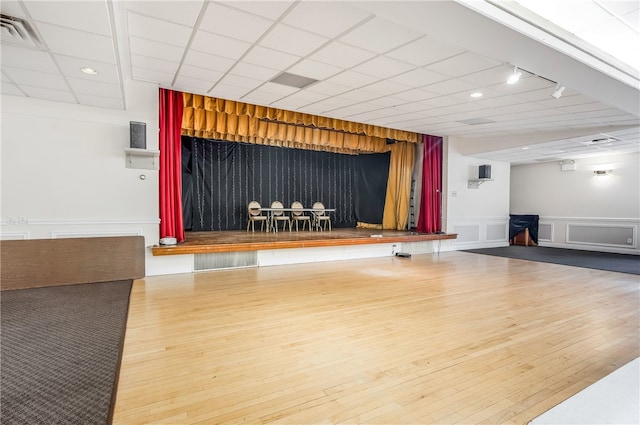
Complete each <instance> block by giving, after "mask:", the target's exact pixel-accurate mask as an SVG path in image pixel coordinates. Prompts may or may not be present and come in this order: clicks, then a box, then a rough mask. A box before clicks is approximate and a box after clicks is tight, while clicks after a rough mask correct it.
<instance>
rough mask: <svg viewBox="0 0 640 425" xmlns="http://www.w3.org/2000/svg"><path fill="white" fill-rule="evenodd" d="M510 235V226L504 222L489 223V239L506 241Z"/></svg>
mask: <svg viewBox="0 0 640 425" xmlns="http://www.w3.org/2000/svg"><path fill="white" fill-rule="evenodd" d="M508 235H509V227H508V226H507V225H504V224H487V240H488V241H504V240H505V239H507V237H508Z"/></svg>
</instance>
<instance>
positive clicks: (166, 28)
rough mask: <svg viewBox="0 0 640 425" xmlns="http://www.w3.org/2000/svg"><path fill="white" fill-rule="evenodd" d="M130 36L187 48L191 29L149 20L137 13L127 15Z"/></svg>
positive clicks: (152, 19) (157, 20) (158, 20)
mask: <svg viewBox="0 0 640 425" xmlns="http://www.w3.org/2000/svg"><path fill="white" fill-rule="evenodd" d="M127 22H128V27H129V35H130V36H134V37H140V38H146V39H147V40H154V41H158V42H160V43H165V44H171V45H173V46H178V47H183V48H184V47H186V45H187V43H188V42H189V37H190V36H191V28H189V27H187V26H184V25H180V24H174V23H172V22H167V21H165V20H160V19H156V18H149V17H147V16H142V15H139V14H137V13H133V12H129V13H127Z"/></svg>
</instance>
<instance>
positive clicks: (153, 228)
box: [0, 81, 159, 274]
mask: <svg viewBox="0 0 640 425" xmlns="http://www.w3.org/2000/svg"><path fill="white" fill-rule="evenodd" d="M126 90H127V96H126V99H127V103H128V104H127V110H126V111H122V110H111V109H101V108H94V107H88V106H80V105H75V104H66V103H60V102H50V101H45V100H37V99H30V98H26V97H16V96H4V95H3V96H2V112H1V114H2V115H1V119H2V133H1V135H2V137H1V145H0V146H1V150H0V155H1V164H2V169H1V190H2V193H1V198H0V199H1V203H0V213H1V214H0V230H1V236H2V238H3V239H36V238H55V237H82V236H96V235H131V234H134V235H143V236H145V241H146V245H147V246H149V245H153V244H156V243H157V241H158V231H159V229H158V223H159V220H158V171H157V170H146V169H130V168H126V167H125V152H124V149H125V148H128V147H129V121H142V122H146V123H147V148H148V149H157V148H158V87H157V86H156V85H154V84H146V83H140V82H133V81H130V82H129V83H128V84H127V87H126ZM141 174H144V175H145V176H146V179H145V180H141V179H140V175H141ZM155 261H156V260H154V258H153V257H152V256H151V253H150V250H148V252H147V274H152V273H153V268H154V262H155Z"/></svg>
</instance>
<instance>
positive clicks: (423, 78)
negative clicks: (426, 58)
mask: <svg viewBox="0 0 640 425" xmlns="http://www.w3.org/2000/svg"><path fill="white" fill-rule="evenodd" d="M449 78H450V77H448V76H446V75H443V74H439V73H437V72H433V71H430V70H428V69H424V68H417V69H413V70H411V71H408V72H405V73H403V74H399V75H395V76H393V77H391V78H389V79H390V80H391V81H395V82H396V83H400V84H406V85H410V86H413V87H422V86H426V85H428V84H433V83H437V82H439V81H444V80H448V79H449Z"/></svg>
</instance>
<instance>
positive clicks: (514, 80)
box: [507, 66, 522, 85]
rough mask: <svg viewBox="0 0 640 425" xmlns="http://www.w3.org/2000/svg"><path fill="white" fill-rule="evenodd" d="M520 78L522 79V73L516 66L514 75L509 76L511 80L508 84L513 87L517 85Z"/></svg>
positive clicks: (508, 80)
mask: <svg viewBox="0 0 640 425" xmlns="http://www.w3.org/2000/svg"><path fill="white" fill-rule="evenodd" d="M520 77H522V72H520V71H518V67H517V66H516V67H514V68H513V73H512V74H511V75H509V78H508V79H507V84H511V85H513V84H515V83H517V82H518V80H519V79H520Z"/></svg>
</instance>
